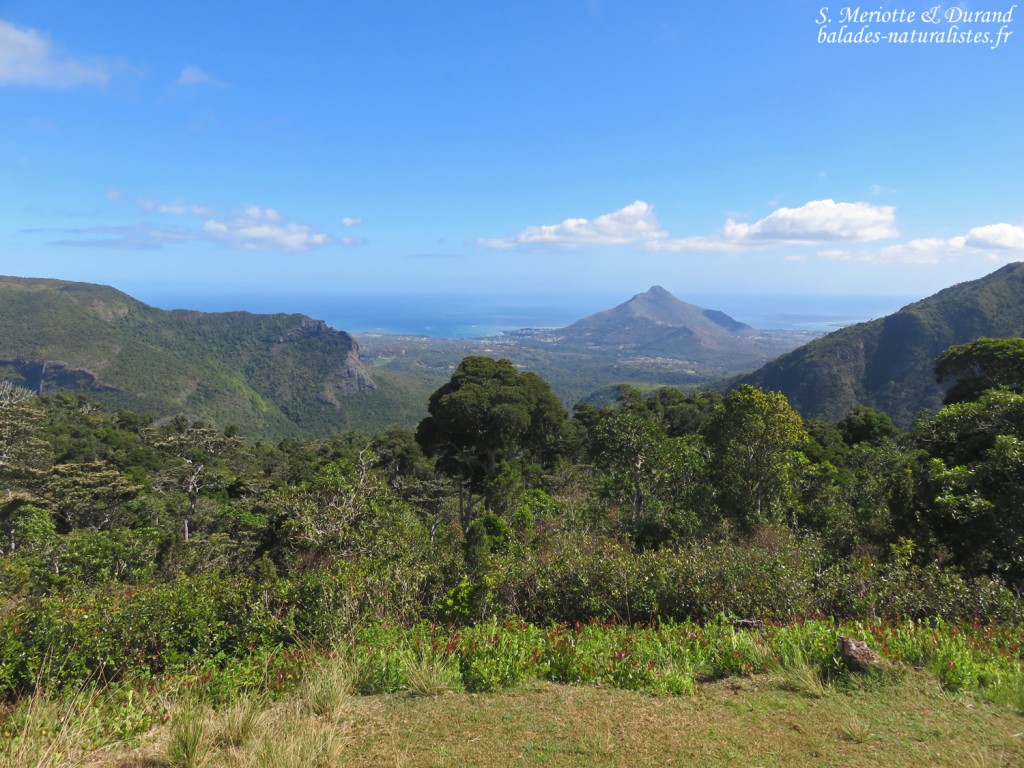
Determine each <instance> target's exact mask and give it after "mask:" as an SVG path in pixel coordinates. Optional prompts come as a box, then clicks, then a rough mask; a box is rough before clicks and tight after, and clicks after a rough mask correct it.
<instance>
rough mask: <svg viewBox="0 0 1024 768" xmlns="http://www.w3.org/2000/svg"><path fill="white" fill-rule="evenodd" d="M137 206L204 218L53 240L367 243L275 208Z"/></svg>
mask: <svg viewBox="0 0 1024 768" xmlns="http://www.w3.org/2000/svg"><path fill="white" fill-rule="evenodd" d="M139 206H140V208H141V209H142V210H143V211H144V212H146V213H149V214H151V215H154V216H191V217H195V218H197V219H200V220H203V221H202V223H201V224H196V225H191V226H186V225H175V226H164V225H161V224H156V223H153V222H142V223H139V224H133V225H126V226H115V227H90V228H86V229H64V230H58V231H59V232H61V233H62V234H65V235H72V236H73V237H70V238H65V239H62V240H58V241H56V242H55V243H54V244H55V245H67V246H79V247H84V248H127V249H143V250H153V249H159V248H163V247H164V246H166V245H172V244H178V243H187V242H207V243H210V242H212V243H218V244H220V245H223V246H225V247H227V248H232V249H241V250H265V251H289V252H293V253H297V252H303V251H308V250H311V249H313V248H318V247H321V246H325V245H331V244H335V245H341V246H346V247H354V246H359V245H364V244H365V243H366V242H367V241H366V240H365V239H364V238H361V237H332V236H331V235H329V234H327V233H325V232H321V231H320V230H319V229H317V228H316V227H314V226H312V225H310V224H298V223H295V222H289V221H287V220H286V219H285V217H284V216H283V215H282V214H281V213H280V212H278V211H276V210H275V209H273V208H261V207H260V206H258V205H250V206H247V207H245V208H242V209H235V210H230V211H223V210H217V209H214V208H209V207H207V206H203V205H195V204H193V203H163V202H159V201H155V200H142V201H140V202H139Z"/></svg>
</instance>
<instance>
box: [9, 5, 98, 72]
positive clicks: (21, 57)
mask: <svg viewBox="0 0 1024 768" xmlns="http://www.w3.org/2000/svg"><path fill="white" fill-rule="evenodd" d="M109 80H110V66H109V65H108V64H106V63H105V62H102V61H99V60H96V59H93V60H89V61H83V60H80V59H75V58H72V57H71V56H67V55H64V54H62V53H61V52H60V51H59V50H58V49H57V47H56V46H55V45H54V44H53V43H52V42H51V41H50V40H49V39H48V38H47V37H46V36H44V35H41V34H40V33H39V32H36V31H35V30H34V29H21V28H19V27H16V26H14V25H13V24H11V23H9V22H6V21H3V20H0V85H30V86H40V87H48V88H70V87H73V86H76V85H106V83H107V82H108V81H109Z"/></svg>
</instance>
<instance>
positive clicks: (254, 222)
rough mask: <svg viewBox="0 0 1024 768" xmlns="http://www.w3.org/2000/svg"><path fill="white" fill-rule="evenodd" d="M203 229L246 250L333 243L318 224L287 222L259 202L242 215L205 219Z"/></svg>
mask: <svg viewBox="0 0 1024 768" xmlns="http://www.w3.org/2000/svg"><path fill="white" fill-rule="evenodd" d="M203 232H205V233H206V234H207V235H209V236H210V237H211V238H213V239H214V240H217V241H219V242H222V243H225V244H226V245H228V246H230V247H232V248H244V249H246V250H280V251H308V250H309V249H310V248H315V247H317V246H320V245H327V243H329V242H330V237H329V236H328V235H326V234H325V233H323V232H320V231H319V230H317V229H316V228H315V227H312V226H310V225H308V224H294V223H287V222H285V221H283V219H282V217H281V214H280V213H278V212H277V211H275V210H274V209H273V208H259V207H258V206H255V205H251V206H249V207H247V208H246V209H245V210H244V211H243V212H242V214H241V215H239V216H235V217H233V218H229V219H210V220H209V221H206V222H204V223H203Z"/></svg>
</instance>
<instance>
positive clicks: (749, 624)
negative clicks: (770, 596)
mask: <svg viewBox="0 0 1024 768" xmlns="http://www.w3.org/2000/svg"><path fill="white" fill-rule="evenodd" d="M732 628H733V629H735V630H736V631H740V630H745V629H756V630H757V631H758V632H760V631H761V630H762V629H764V622H763V621H761V620H760V619H736V621H734V622H733V623H732Z"/></svg>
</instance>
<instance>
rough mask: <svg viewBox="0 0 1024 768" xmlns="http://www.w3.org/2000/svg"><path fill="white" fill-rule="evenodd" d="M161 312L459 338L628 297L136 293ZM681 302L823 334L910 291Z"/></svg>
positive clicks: (707, 297)
mask: <svg viewBox="0 0 1024 768" xmlns="http://www.w3.org/2000/svg"><path fill="white" fill-rule="evenodd" d="M134 295H135V296H136V297H137V298H139V299H141V300H142V301H145V302H146V303H148V304H151V305H153V306H157V307H160V308H162V309H181V308H186V309H196V310H200V311H205V312H225V311H233V310H246V311H249V312H301V313H304V314H307V315H310V316H311V317H314V318H317V319H320V320H324V321H326V322H327V324H328V325H330V326H331V327H333V328H336V329H338V330H343V331H348V332H350V333H391V334H404V335H417V336H433V337H435V338H442V339H462V338H474V337H480V336H495V335H498V334H500V333H502V332H503V331H510V330H515V329H518V328H559V327H562V326H565V325H569V324H570V323H572V322H574V321H576V320H579V319H580V318H583V317H586V316H587V315H590V314H593V313H595V312H600V311H601V310H605V309H611V308H612V307H614V306H616V305H618V304H621V303H622V302H624V301H627V300H628V299H629V298H630V297H629V296H622V295H621V294H615V295H612V294H596V293H593V294H568V295H562V296H555V295H552V294H540V295H539V294H530V295H523V294H518V295H487V296H484V295H469V294H453V295H408V294H405V295H396V294H358V295H337V296H323V295H315V294H287V295H260V294H242V293H218V294H209V293H195V294H192V293H191V292H188V291H187V290H176V291H175V292H174V293H173V294H169V293H161V292H160V291H159V290H157V291H152V290H151V291H136V292H135V293H134ZM680 298H681V299H683V300H684V301H687V302H690V303H691V304H697V305H699V306H701V307H704V308H706V309H717V310H719V311H721V312H725V313H726V314H727V315H729V316H731V317H732V318H734V319H736V320H739V321H740V322H743V323H747V324H748V325H751V326H754V327H755V328H765V329H768V328H771V329H778V330H800V331H812V332H818V333H827V332H830V331H834V330H836V329H838V328H842V327H843V326H846V325H852V324H854V323H859V322H863V321H866V320H871V319H874V318H877V317H882V316H884V315H887V314H890V313H892V312H895V311H896V310H898V309H899V308H900V307H902V306H905V305H906V304H908V303H910V302H911V301H913V300H914V298H912V297H907V296H863V295H829V296H823V295H756V294H692V295H687V296H685V297H684V296H681V297H680Z"/></svg>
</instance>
